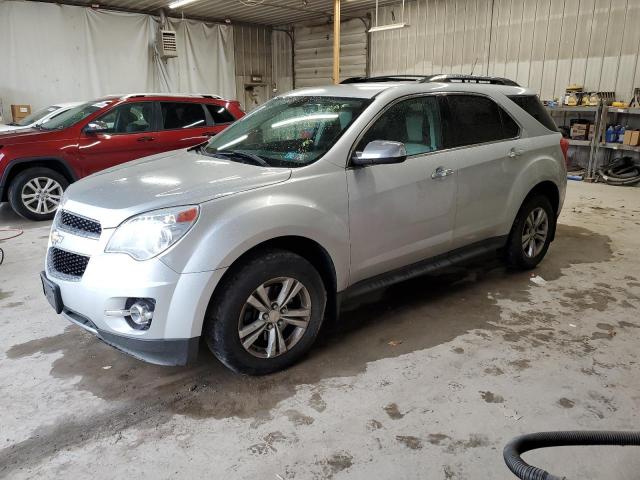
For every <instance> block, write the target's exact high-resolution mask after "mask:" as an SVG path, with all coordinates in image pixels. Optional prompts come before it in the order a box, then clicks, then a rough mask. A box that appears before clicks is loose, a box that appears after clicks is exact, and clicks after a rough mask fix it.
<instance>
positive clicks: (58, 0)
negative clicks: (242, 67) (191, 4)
mask: <svg viewBox="0 0 640 480" xmlns="http://www.w3.org/2000/svg"><path fill="white" fill-rule="evenodd" d="M29 1H31V2H38V3H55V4H56V5H70V6H73V7H83V8H90V9H92V10H107V11H108V10H110V11H112V12H124V13H138V14H141V15H151V16H154V17H160V11H159V10H145V9H139V8H124V7H116V6H109V5H102V4H99V7H98V8H94V7H93V6H92V4H86V3H85V2H79V1H74V0H29ZM165 15H166V16H167V17H170V18H176V19H178V20H182V19H185V20H195V21H197V22H203V23H219V24H222V25H229V22H227V19H226V18H214V17H201V16H198V15H183V14H182V13H178V12H175V13H172V11H171V10H165ZM231 25H245V26H247V27H262V28H265V27H266V28H269V27H271V25H269V24H265V23H252V22H243V21H236V20H232V19H231Z"/></svg>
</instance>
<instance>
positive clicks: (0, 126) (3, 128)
mask: <svg viewBox="0 0 640 480" xmlns="http://www.w3.org/2000/svg"><path fill="white" fill-rule="evenodd" d="M25 128H29V127H19V126H17V125H5V124H4V123H0V133H6V132H13V131H15V130H24V129H25Z"/></svg>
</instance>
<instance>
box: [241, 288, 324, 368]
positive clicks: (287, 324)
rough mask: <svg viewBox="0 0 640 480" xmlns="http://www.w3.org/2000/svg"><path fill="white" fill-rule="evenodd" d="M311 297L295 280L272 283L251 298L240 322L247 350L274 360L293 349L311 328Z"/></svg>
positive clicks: (243, 310)
mask: <svg viewBox="0 0 640 480" xmlns="http://www.w3.org/2000/svg"><path fill="white" fill-rule="evenodd" d="M310 320H311V296H310V295H309V291H308V290H307V288H306V287H305V286H304V285H303V284H302V282H300V281H298V280H296V279H294V278H291V277H278V278H274V279H272V280H269V281H267V282H265V283H263V284H262V285H260V286H259V287H258V288H256V289H255V290H254V292H253V293H252V294H251V295H250V296H249V298H247V300H246V302H245V304H244V306H243V307H242V311H241V312H240V319H239V321H238V336H239V338H240V342H241V343H242V346H243V347H244V349H245V350H246V351H247V352H249V353H250V354H251V355H253V356H255V357H258V358H273V357H277V356H279V355H282V354H284V353H286V352H287V351H288V350H290V349H291V348H293V347H294V346H295V345H296V344H297V343H298V342H299V341H300V339H301V338H302V337H303V336H304V333H305V332H306V330H307V327H308V326H309V321H310Z"/></svg>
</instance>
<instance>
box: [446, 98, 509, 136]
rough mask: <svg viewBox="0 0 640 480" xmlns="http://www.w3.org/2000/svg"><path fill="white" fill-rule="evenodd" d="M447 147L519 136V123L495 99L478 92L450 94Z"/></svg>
mask: <svg viewBox="0 0 640 480" xmlns="http://www.w3.org/2000/svg"><path fill="white" fill-rule="evenodd" d="M442 98H443V101H444V102H445V103H446V107H447V108H445V112H446V128H445V130H444V137H445V146H446V147H447V148H453V147H463V146H466V145H474V144H478V143H486V142H495V141H499V140H507V139H509V138H514V137H517V136H518V134H519V131H520V127H519V126H518V124H517V123H516V122H515V121H514V120H513V119H512V118H511V117H510V116H509V115H508V114H507V113H506V112H504V110H502V108H500V107H499V106H498V104H497V103H496V102H494V101H493V100H491V99H489V98H486V97H480V96H477V95H446V96H445V97H442Z"/></svg>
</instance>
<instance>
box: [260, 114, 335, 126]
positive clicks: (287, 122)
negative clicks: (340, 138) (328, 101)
mask: <svg viewBox="0 0 640 480" xmlns="http://www.w3.org/2000/svg"><path fill="white" fill-rule="evenodd" d="M336 118H338V114H337V113H316V114H313V115H305V116H304V117H293V118H288V119H287V120H282V121H280V122H276V123H272V124H271V128H278V127H284V126H286V125H291V124H292V123H298V122H308V121H310V120H334V119H336Z"/></svg>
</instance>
